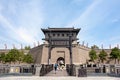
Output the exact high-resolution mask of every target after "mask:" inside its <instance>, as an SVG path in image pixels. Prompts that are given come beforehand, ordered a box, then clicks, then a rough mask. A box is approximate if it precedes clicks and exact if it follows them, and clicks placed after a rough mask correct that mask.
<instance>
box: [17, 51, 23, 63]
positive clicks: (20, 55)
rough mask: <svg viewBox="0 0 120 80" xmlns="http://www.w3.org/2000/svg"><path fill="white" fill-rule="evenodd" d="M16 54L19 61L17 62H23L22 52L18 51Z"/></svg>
mask: <svg viewBox="0 0 120 80" xmlns="http://www.w3.org/2000/svg"><path fill="white" fill-rule="evenodd" d="M17 56H18V58H17V61H19V63H21V62H23V59H24V52H23V51H20V52H19V53H18V55H17Z"/></svg>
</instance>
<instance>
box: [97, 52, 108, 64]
mask: <svg viewBox="0 0 120 80" xmlns="http://www.w3.org/2000/svg"><path fill="white" fill-rule="evenodd" d="M98 56H99V59H100V60H101V62H102V63H103V62H104V60H106V58H107V56H108V54H107V53H106V52H105V51H104V50H102V51H101V52H100V54H99V55H98Z"/></svg>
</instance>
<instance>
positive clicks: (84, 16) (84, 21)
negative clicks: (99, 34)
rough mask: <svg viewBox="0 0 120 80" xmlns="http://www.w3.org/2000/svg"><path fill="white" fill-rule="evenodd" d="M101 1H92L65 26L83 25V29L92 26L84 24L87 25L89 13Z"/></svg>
mask: <svg viewBox="0 0 120 80" xmlns="http://www.w3.org/2000/svg"><path fill="white" fill-rule="evenodd" d="M101 1H102V0H95V1H93V3H92V4H90V5H89V6H88V7H87V8H86V10H85V11H84V12H83V13H82V14H81V15H80V16H79V17H78V18H77V19H75V20H74V21H73V22H72V23H69V24H68V25H67V26H74V25H77V26H80V27H84V29H89V28H91V27H92V26H86V25H88V24H87V23H89V22H87V21H88V20H87V19H88V17H89V16H90V14H92V11H93V10H94V9H95V8H96V6H97V5H98V4H100V3H101Z"/></svg>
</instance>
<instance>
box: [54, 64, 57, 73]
mask: <svg viewBox="0 0 120 80" xmlns="http://www.w3.org/2000/svg"><path fill="white" fill-rule="evenodd" d="M57 67H58V64H57V63H55V64H54V70H55V74H56V71H57Z"/></svg>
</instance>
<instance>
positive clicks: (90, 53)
mask: <svg viewBox="0 0 120 80" xmlns="http://www.w3.org/2000/svg"><path fill="white" fill-rule="evenodd" d="M89 57H90V60H91V61H93V62H95V60H96V59H97V54H96V51H95V50H94V49H92V50H91V51H90V52H89Z"/></svg>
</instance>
